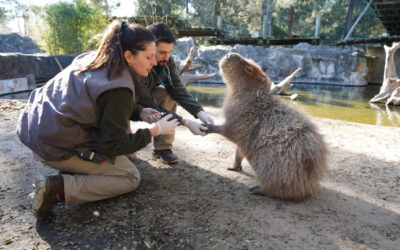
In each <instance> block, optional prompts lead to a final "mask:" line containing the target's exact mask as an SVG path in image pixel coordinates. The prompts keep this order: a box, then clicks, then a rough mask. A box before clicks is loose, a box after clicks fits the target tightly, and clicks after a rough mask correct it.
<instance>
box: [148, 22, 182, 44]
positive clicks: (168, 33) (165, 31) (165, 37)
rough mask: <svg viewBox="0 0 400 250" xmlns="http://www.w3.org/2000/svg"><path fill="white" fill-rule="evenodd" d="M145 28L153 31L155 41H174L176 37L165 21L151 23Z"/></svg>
mask: <svg viewBox="0 0 400 250" xmlns="http://www.w3.org/2000/svg"><path fill="white" fill-rule="evenodd" d="M147 28H148V29H149V30H150V31H151V33H153V35H154V37H155V38H156V42H157V43H158V42H166V43H176V37H175V35H174V33H173V32H172V30H171V29H170V28H169V27H168V25H166V24H165V23H153V24H151V25H149V26H147Z"/></svg>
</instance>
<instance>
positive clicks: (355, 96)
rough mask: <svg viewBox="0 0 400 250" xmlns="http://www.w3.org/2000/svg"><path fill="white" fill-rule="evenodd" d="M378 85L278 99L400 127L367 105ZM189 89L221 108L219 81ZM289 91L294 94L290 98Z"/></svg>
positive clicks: (315, 89)
mask: <svg viewBox="0 0 400 250" xmlns="http://www.w3.org/2000/svg"><path fill="white" fill-rule="evenodd" d="M379 88H380V86H377V85H370V86H366V87H343V86H331V85H313V84H293V86H292V87H291V88H290V89H288V90H287V91H286V92H287V94H288V95H287V96H280V98H282V99H284V100H285V101H287V102H289V103H291V104H292V105H295V106H298V107H299V108H301V109H303V110H304V111H305V112H307V113H308V114H310V115H312V116H314V117H321V118H329V119H335V120H344V121H350V122H358V123H366V124H372V125H381V126H392V127H400V107H393V106H390V107H385V105H381V104H379V105H376V104H370V103H369V102H368V101H369V100H370V99H371V98H372V97H373V96H374V95H376V94H377V93H378V92H379ZM188 90H189V92H190V93H191V94H192V95H193V96H194V97H195V98H196V99H197V100H198V102H200V103H201V104H202V105H204V106H212V107H219V108H220V107H222V105H223V102H224V96H225V92H226V87H225V85H223V84H214V85H210V84H192V85H189V87H188ZM291 94H298V95H299V96H298V97H297V98H296V100H294V101H292V100H290V98H289V96H290V95H291ZM28 97H29V93H21V94H14V95H8V96H2V97H0V98H3V99H9V98H12V99H27V98H28Z"/></svg>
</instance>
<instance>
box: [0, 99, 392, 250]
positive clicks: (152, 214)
mask: <svg viewBox="0 0 400 250" xmlns="http://www.w3.org/2000/svg"><path fill="white" fill-rule="evenodd" d="M23 105H24V104H23V102H20V101H15V100H3V101H1V102H0V121H1V122H0V172H1V174H0V204H1V205H0V240H1V241H0V249H50V248H51V249H63V248H65V249H148V248H152V249H399V246H400V128H394V127H379V126H371V125H363V124H356V123H349V122H343V121H335V120H328V119H317V118H314V121H315V122H316V124H317V125H318V127H319V129H320V131H321V133H322V134H323V135H324V136H325V140H326V142H327V144H328V145H329V148H330V152H331V153H330V157H329V166H330V173H329V175H327V176H326V178H325V179H324V181H323V183H322V188H321V190H320V191H319V192H318V193H317V194H316V195H315V196H314V197H312V198H310V199H308V200H306V201H304V202H300V203H293V202H285V201H281V200H275V199H270V198H267V197H262V196H254V195H249V192H248V188H249V187H250V186H253V185H255V184H256V183H255V180H254V173H253V171H252V169H251V167H250V166H249V164H248V163H247V162H245V163H244V166H243V171H242V172H231V171H227V170H226V168H228V167H230V166H231V165H232V163H233V159H234V152H235V147H234V145H233V144H231V143H230V142H228V141H227V140H225V139H224V138H222V137H221V136H219V135H208V136H205V137H199V136H196V137H195V136H193V135H191V133H190V132H189V131H188V130H187V129H186V128H181V127H179V128H178V129H177V135H176V141H175V148H174V151H175V152H176V154H177V155H178V156H179V157H180V158H181V160H182V161H181V162H180V163H178V164H176V165H172V166H169V165H165V164H163V163H161V162H160V161H155V160H153V159H152V156H151V145H148V146H147V147H146V148H145V149H143V150H141V151H139V152H138V153H137V154H136V159H134V163H135V164H136V165H137V166H138V168H139V170H140V172H141V176H142V182H141V184H140V186H139V188H138V189H137V190H136V191H134V192H132V193H129V194H126V195H123V196H120V197H116V198H113V199H109V200H104V201H98V202H93V203H88V204H84V205H81V206H75V207H64V206H62V205H59V206H57V207H56V215H57V216H56V217H55V219H54V220H53V221H51V222H37V221H36V220H35V218H34V217H33V216H32V214H31V211H30V210H29V208H28V207H27V201H26V196H27V194H28V193H30V192H31V181H32V179H33V176H35V175H37V174H53V173H56V171H55V170H52V169H50V168H48V167H46V166H43V164H42V163H40V162H37V161H35V160H34V159H33V158H32V154H31V153H30V151H29V150H28V149H27V148H26V147H24V146H23V145H22V144H21V143H20V142H19V140H18V138H17V137H16V134H15V124H16V120H17V117H18V113H19V111H20V109H21V108H22V107H23ZM207 112H208V113H210V114H211V115H212V116H213V117H214V118H215V120H216V123H222V121H223V119H222V115H221V110H220V109H214V108H207ZM179 113H180V114H182V115H184V116H185V117H189V115H188V114H187V113H186V112H185V111H183V110H182V109H180V110H179ZM134 126H135V127H137V128H138V127H145V126H148V125H147V124H145V123H136V124H134Z"/></svg>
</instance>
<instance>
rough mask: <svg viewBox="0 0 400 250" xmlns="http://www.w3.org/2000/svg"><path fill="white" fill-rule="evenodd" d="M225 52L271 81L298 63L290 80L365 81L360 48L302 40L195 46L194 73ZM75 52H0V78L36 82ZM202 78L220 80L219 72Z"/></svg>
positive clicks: (179, 54)
mask: <svg viewBox="0 0 400 250" xmlns="http://www.w3.org/2000/svg"><path fill="white" fill-rule="evenodd" d="M192 46H194V43H193V40H191V39H179V41H178V43H177V45H176V46H175V50H174V53H175V56H176V58H177V59H178V60H179V59H184V58H185V57H186V56H187V54H188V52H189V49H190V47H192ZM229 52H237V53H240V54H241V55H243V56H244V57H247V58H250V59H253V60H254V61H256V62H257V63H258V64H260V65H261V67H262V69H263V70H264V71H265V72H266V73H267V74H268V75H269V76H270V77H271V79H272V80H273V81H274V82H279V81H281V80H282V79H283V78H285V77H286V76H288V75H289V74H290V73H292V72H293V71H294V70H296V69H297V68H298V67H301V68H303V70H302V71H301V72H299V73H298V74H297V75H296V76H295V78H294V79H293V80H292V82H293V83H317V84H329V85H344V86H364V85H367V76H368V67H367V57H366V56H365V54H364V52H362V51H357V50H355V49H354V48H352V47H347V48H343V49H342V48H330V47H326V46H313V45H309V44H306V43H301V44H298V45H297V46H294V47H293V48H263V47H261V46H245V45H236V46H233V47H232V46H222V45H218V46H208V47H197V48H196V54H195V63H199V64H202V65H203V67H202V68H201V69H200V70H197V71H195V73H202V74H203V73H214V72H219V69H218V62H219V60H220V59H221V58H222V57H223V56H224V55H226V54H227V53H229ZM75 56H76V55H59V56H50V55H45V54H20V53H2V54H1V53H0V80H2V79H11V78H18V77H25V76H26V75H29V74H33V75H34V76H35V79H36V82H46V81H47V80H49V79H51V78H52V77H54V76H55V75H56V74H57V73H58V72H60V67H59V66H58V64H57V63H56V60H55V58H57V59H58V61H59V62H60V64H61V65H62V67H63V68H65V67H67V66H68V65H69V64H70V63H71V62H72V60H73V59H74V58H75ZM206 82H212V83H222V79H221V77H220V75H218V76H217V77H215V78H213V79H211V80H207V81H206Z"/></svg>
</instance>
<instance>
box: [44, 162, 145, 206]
mask: <svg viewBox="0 0 400 250" xmlns="http://www.w3.org/2000/svg"><path fill="white" fill-rule="evenodd" d="M43 163H44V164H46V165H49V166H51V167H52V168H55V169H58V170H61V171H66V172H71V173H75V174H74V175H69V174H66V175H63V178H64V194H65V204H66V205H77V204H82V203H85V202H88V201H97V200H103V199H107V198H111V197H115V196H118V195H121V194H125V193H128V192H131V191H133V190H135V189H136V188H137V187H138V186H139V183H140V173H139V171H138V169H137V168H136V166H135V165H134V164H133V163H132V162H131V161H130V160H129V159H128V157H127V156H125V155H123V156H117V157H116V159H115V163H114V164H111V163H110V162H108V161H106V162H103V163H101V164H96V163H94V162H90V161H85V160H82V159H80V158H79V157H77V156H73V157H72V158H70V159H68V160H65V161H43Z"/></svg>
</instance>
